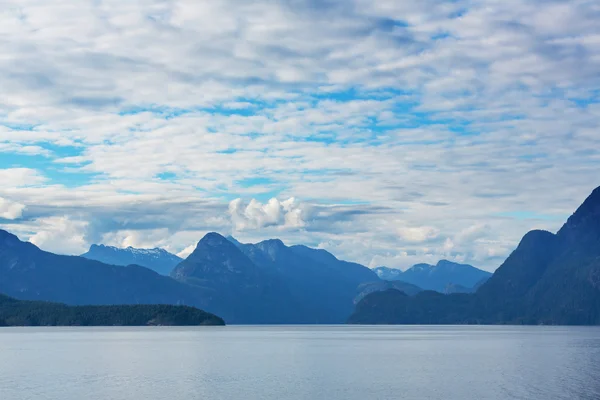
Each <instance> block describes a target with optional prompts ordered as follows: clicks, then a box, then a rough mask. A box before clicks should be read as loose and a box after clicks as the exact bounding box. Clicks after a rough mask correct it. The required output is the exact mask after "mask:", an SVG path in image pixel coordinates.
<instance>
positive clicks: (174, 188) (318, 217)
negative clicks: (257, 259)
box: [0, 0, 600, 271]
mask: <svg viewBox="0 0 600 400" xmlns="http://www.w3.org/2000/svg"><path fill="white" fill-rule="evenodd" d="M0 46H1V49H2V51H1V52H0V228H2V229H6V230H9V231H11V232H13V233H15V234H17V235H18V236H19V237H20V238H21V239H23V240H29V241H31V242H33V243H34V244H36V245H38V246H39V247H41V248H42V249H44V250H48V251H53V252H57V253H61V254H81V253H83V252H85V251H86V250H87V248H88V247H89V245H90V244H92V243H104V244H109V245H115V246H123V247H124V246H134V247H156V246H158V247H163V248H165V249H167V250H169V251H172V252H174V253H178V254H180V255H183V256H185V255H186V254H188V253H189V252H190V251H191V250H192V249H193V248H194V247H195V244H196V243H197V242H198V240H200V239H201V238H202V236H203V235H204V234H205V233H207V232H209V231H217V232H220V233H222V234H232V235H233V236H234V237H236V238H238V239H239V240H241V241H244V242H256V241H260V240H263V239H267V238H275V237H277V238H281V239H282V240H283V241H284V242H285V243H286V244H299V243H302V244H306V245H310V246H313V247H320V248H324V249H327V250H329V251H331V252H332V253H333V254H335V255H336V256H338V257H339V258H342V259H346V260H352V261H356V262H360V263H363V264H365V265H367V266H370V267H376V266H380V265H385V266H389V267H394V268H401V269H405V268H407V267H409V266H410V265H412V264H415V263H418V262H430V263H434V262H436V261H437V260H439V259H442V258H444V259H449V260H453V261H457V262H466V263H471V264H473V265H475V266H478V267H480V268H484V269H487V270H490V271H493V270H494V269H496V268H497V267H498V266H500V265H501V263H502V261H503V260H504V259H505V258H506V256H507V255H508V254H510V252H511V251H512V250H513V249H514V248H515V247H516V246H517V244H518V243H519V241H520V239H521V237H522V236H523V235H524V234H525V233H526V232H527V231H529V230H531V229H547V230H550V231H556V230H557V229H559V228H560V226H561V225H562V224H563V223H564V221H565V220H566V218H568V217H569V215H571V214H572V213H573V212H574V211H575V209H576V208H577V206H578V205H579V204H580V203H581V202H582V201H583V200H584V199H585V197H586V196H587V195H588V194H589V193H591V191H592V190H593V189H594V188H595V187H596V186H599V185H600V174H599V173H598V172H599V169H600V168H599V167H600V130H599V125H600V2H598V1H596V0H589V1H587V0H569V1H566V0H564V1H552V0H479V1H469V0H454V1H431V0H421V1H415V2H401V1H396V0H378V1H372V0H341V1H336V0H279V1H276V0H275V1H274V0H269V1H262V0H247V1H241V0H239V1H238V0H211V1H198V0H165V1H158V0H156V1H155V0H139V1H135V2H133V1H132V2H123V1H113V0H94V1H83V0H82V1H76V2H75V1H71V0H53V1H51V2H49V1H42V0H18V1H13V0H3V1H1V2H0Z"/></svg>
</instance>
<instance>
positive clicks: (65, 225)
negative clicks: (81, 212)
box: [29, 217, 88, 254]
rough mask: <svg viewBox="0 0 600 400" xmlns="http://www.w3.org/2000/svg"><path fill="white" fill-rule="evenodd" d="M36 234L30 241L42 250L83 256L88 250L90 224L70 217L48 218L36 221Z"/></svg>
mask: <svg viewBox="0 0 600 400" xmlns="http://www.w3.org/2000/svg"><path fill="white" fill-rule="evenodd" d="M35 224H36V229H37V231H36V233H35V234H34V235H32V236H31V237H30V238H29V241H30V242H31V243H33V244H35V245H36V246H38V247H40V248H41V249H42V250H46V251H51V252H55V253H59V254H81V253H83V252H85V251H86V250H87V243H86V240H85V234H86V229H87V227H88V223H87V222H86V221H77V220H71V219H70V218H68V217H47V218H39V219H38V220H36V221H35Z"/></svg>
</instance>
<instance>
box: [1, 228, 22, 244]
mask: <svg viewBox="0 0 600 400" xmlns="http://www.w3.org/2000/svg"><path fill="white" fill-rule="evenodd" d="M16 242H19V238H18V237H16V236H15V235H13V234H12V233H10V232H7V231H4V230H2V229H0V245H3V244H14V243H16Z"/></svg>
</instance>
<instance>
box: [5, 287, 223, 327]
mask: <svg viewBox="0 0 600 400" xmlns="http://www.w3.org/2000/svg"><path fill="white" fill-rule="evenodd" d="M147 325H171V326H173V325H176V326H190V325H225V322H224V321H223V320H222V319H221V318H219V317H217V316H216V315H213V314H210V313H207V312H204V311H202V310H199V309H197V308H193V307H187V306H173V305H114V306H67V305H65V304H60V303H47V302H41V301H23V300H16V299H13V298H11V297H8V296H4V295H1V294H0V326H147Z"/></svg>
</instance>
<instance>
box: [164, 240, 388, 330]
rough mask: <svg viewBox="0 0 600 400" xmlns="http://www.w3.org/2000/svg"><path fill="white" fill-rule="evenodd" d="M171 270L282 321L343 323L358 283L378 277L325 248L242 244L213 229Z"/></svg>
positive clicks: (226, 299)
mask: <svg viewBox="0 0 600 400" xmlns="http://www.w3.org/2000/svg"><path fill="white" fill-rule="evenodd" d="M171 276H173V277H174V278H176V279H178V280H180V281H183V282H186V283H189V284H193V285H197V286H200V287H203V288H210V289H212V290H213V291H214V293H215V296H221V297H222V300H221V301H222V302H224V303H227V304H229V307H230V308H234V309H238V308H239V309H241V310H243V314H244V315H250V314H249V313H250V312H251V311H250V310H254V311H255V314H253V315H254V318H255V319H256V320H260V321H276V322H286V323H342V322H344V321H345V320H346V318H347V317H348V316H349V315H350V314H351V312H352V310H353V299H354V297H355V296H356V291H357V288H358V286H359V285H360V284H361V283H364V282H369V281H377V280H379V279H378V278H377V276H376V275H375V274H374V273H373V272H372V271H371V270H369V269H368V268H366V267H363V266H361V265H359V264H354V263H349V262H345V261H340V260H338V259H337V258H335V257H334V256H333V255H332V254H330V253H328V252H326V251H324V250H317V249H311V248H308V247H305V246H291V247H288V246H286V245H285V244H284V243H283V242H282V241H281V240H279V239H271V240H265V241H263V242H260V243H257V244H242V243H240V242H238V241H237V240H235V239H233V238H231V237H229V238H224V237H223V236H221V235H219V234H216V233H211V234H208V235H207V236H206V237H205V238H204V239H202V240H201V241H200V243H199V244H198V247H197V249H196V250H195V251H194V252H193V253H192V254H191V255H190V257H188V259H186V260H185V261H183V262H182V263H181V264H180V265H179V266H177V267H176V268H175V269H174V270H173V273H172V274H171ZM227 293H229V295H227ZM219 312H220V315H224V316H227V315H228V314H227V310H225V309H221V310H219Z"/></svg>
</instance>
